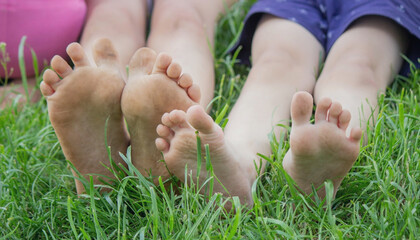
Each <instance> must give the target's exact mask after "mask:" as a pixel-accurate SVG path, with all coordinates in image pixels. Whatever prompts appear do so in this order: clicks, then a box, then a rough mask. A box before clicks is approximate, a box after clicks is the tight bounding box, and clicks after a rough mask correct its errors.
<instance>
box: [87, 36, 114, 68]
mask: <svg viewBox="0 0 420 240" xmlns="http://www.w3.org/2000/svg"><path fill="white" fill-rule="evenodd" d="M93 58H94V59H95V63H96V65H98V66H103V65H105V66H110V67H114V68H118V54H117V50H115V47H114V45H113V44H112V42H111V40H109V39H107V38H103V39H99V40H98V41H97V42H96V43H95V45H94V47H93Z"/></svg>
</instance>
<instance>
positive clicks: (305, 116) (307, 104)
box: [291, 92, 313, 125]
mask: <svg viewBox="0 0 420 240" xmlns="http://www.w3.org/2000/svg"><path fill="white" fill-rule="evenodd" d="M312 108H313V98H312V96H311V95H310V94H309V93H307V92H297V93H295V94H294V95H293V99H292V105H291V115H292V124H293V125H301V124H306V123H308V122H309V120H310V119H311V116H312Z"/></svg>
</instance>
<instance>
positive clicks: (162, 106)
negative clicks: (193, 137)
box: [121, 48, 200, 179]
mask: <svg viewBox="0 0 420 240" xmlns="http://www.w3.org/2000/svg"><path fill="white" fill-rule="evenodd" d="M199 101H200V89H199V87H198V86H197V85H195V84H193V81H192V78H191V76H190V75H189V74H183V73H182V67H181V66H180V65H179V64H178V63H176V62H174V61H173V60H172V58H171V56H169V55H168V54H165V53H161V54H159V55H157V54H156V53H155V52H154V51H153V50H151V49H150V48H141V49H139V50H137V52H136V53H135V54H134V55H133V57H132V59H131V61H130V64H129V77H128V82H127V85H126V86H125V88H124V91H123V95H122V102H121V107H122V111H123V114H124V117H125V119H126V121H127V125H128V129H129V132H130V137H131V156H132V162H133V164H134V166H135V167H136V168H137V169H139V170H140V172H141V173H142V174H143V175H144V176H162V177H163V179H167V178H168V177H169V173H168V172H167V170H166V167H165V165H164V163H163V161H162V155H161V153H160V152H159V151H158V150H157V149H156V147H155V144H154V142H155V139H156V138H157V134H156V131H155V129H156V127H157V125H158V124H159V123H160V119H161V117H162V115H163V114H164V113H165V112H168V111H171V110H173V109H183V110H187V109H188V108H189V107H190V106H192V105H196V104H198V102H199Z"/></svg>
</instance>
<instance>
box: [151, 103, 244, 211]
mask: <svg viewBox="0 0 420 240" xmlns="http://www.w3.org/2000/svg"><path fill="white" fill-rule="evenodd" d="M190 125H191V126H190ZM196 130H197V131H198V132H199V136H200V139H201V143H202V154H203V159H202V166H201V171H200V175H199V181H200V183H201V184H202V183H204V182H205V181H206V179H207V177H208V176H209V173H208V172H207V171H206V160H205V159H204V156H205V151H204V148H203V146H204V144H208V145H209V149H210V159H211V163H212V166H213V172H214V174H215V175H216V176H217V178H218V180H219V181H220V183H221V184H222V185H223V186H224V187H223V186H222V185H221V184H220V183H218V181H217V180H215V181H214V184H215V185H214V191H215V192H220V193H223V194H228V195H229V196H238V197H239V198H240V199H241V201H242V203H247V204H249V205H252V198H251V184H252V180H251V179H250V177H249V175H248V174H247V173H248V170H245V169H243V167H242V166H241V162H240V160H241V159H242V156H240V154H239V153H237V152H236V151H234V150H233V148H231V147H230V145H229V144H228V143H227V142H226V140H225V137H224V133H223V131H222V129H221V128H220V127H219V125H217V124H216V123H215V122H214V121H213V119H212V118H211V117H210V116H209V115H207V114H206V112H205V111H204V109H203V108H202V107H201V106H198V105H197V106H192V107H190V108H189V109H188V111H187V113H185V112H184V111H181V110H173V111H172V112H170V113H165V114H164V115H163V116H162V124H160V125H159V126H158V127H157V128H156V132H157V133H158V134H159V136H160V138H158V139H156V147H157V149H159V151H162V152H163V156H164V159H165V162H166V164H167V166H168V169H169V170H170V171H171V173H173V174H174V175H175V176H177V177H178V178H179V179H180V180H181V181H184V180H185V176H184V175H185V166H186V165H187V167H188V172H190V171H191V172H192V177H193V179H197V138H196ZM187 179H189V177H188V178H187ZM225 188H226V190H227V192H226V191H225Z"/></svg>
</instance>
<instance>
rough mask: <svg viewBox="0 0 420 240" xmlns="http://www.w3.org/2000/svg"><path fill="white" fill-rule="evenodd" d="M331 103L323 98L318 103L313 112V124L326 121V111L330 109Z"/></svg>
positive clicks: (328, 99) (329, 99)
mask: <svg viewBox="0 0 420 240" xmlns="http://www.w3.org/2000/svg"><path fill="white" fill-rule="evenodd" d="M331 103H332V101H331V98H327V97H323V98H321V100H319V101H318V104H317V105H316V110H315V123H317V122H320V121H326V120H327V115H328V109H329V108H330V106H331Z"/></svg>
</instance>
